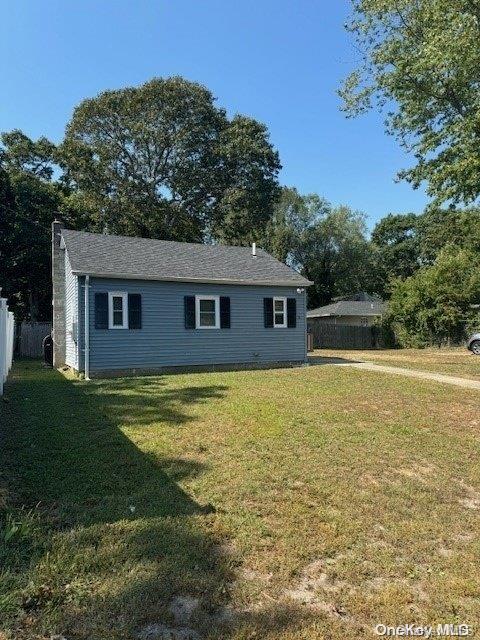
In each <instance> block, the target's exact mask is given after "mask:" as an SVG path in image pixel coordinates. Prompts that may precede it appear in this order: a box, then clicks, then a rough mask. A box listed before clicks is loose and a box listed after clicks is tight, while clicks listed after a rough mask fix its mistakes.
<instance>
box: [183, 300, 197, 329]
mask: <svg viewBox="0 0 480 640" xmlns="http://www.w3.org/2000/svg"><path fill="white" fill-rule="evenodd" d="M183 302H184V308H185V329H195V296H185V297H184V299H183Z"/></svg>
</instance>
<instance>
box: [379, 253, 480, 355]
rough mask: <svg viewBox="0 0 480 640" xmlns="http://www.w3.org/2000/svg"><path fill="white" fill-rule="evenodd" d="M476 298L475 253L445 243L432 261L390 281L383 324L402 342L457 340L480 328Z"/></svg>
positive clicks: (479, 273)
mask: <svg viewBox="0 0 480 640" xmlns="http://www.w3.org/2000/svg"><path fill="white" fill-rule="evenodd" d="M479 301H480V259H479V257H478V255H477V254H474V253H472V252H470V251H466V250H463V249H459V248H458V247H456V246H448V247H446V248H445V249H444V250H443V251H441V253H440V254H439V256H438V258H437V259H436V261H435V263H434V264H433V265H432V266H429V267H424V268H421V269H419V270H418V271H417V272H416V273H415V274H414V275H413V276H411V277H410V278H407V279H405V280H397V281H396V282H395V283H394V286H393V290H392V297H391V299H390V303H389V307H388V311H387V314H386V317H385V320H384V324H385V326H386V327H391V328H392V330H393V332H394V334H395V339H396V341H397V342H398V343H399V344H400V345H401V346H403V347H415V348H421V347H426V346H429V345H437V346H442V345H449V344H458V343H460V342H462V341H463V340H464V339H465V337H466V334H467V332H469V331H471V330H472V329H473V328H475V327H478V324H479V320H480V317H479V314H478V311H477V309H476V308H474V307H473V305H476V304H478V303H479Z"/></svg>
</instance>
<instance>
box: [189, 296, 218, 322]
mask: <svg viewBox="0 0 480 640" xmlns="http://www.w3.org/2000/svg"><path fill="white" fill-rule="evenodd" d="M200 300H214V301H215V326H211V327H202V326H200ZM195 327H196V328H197V329H220V296H195Z"/></svg>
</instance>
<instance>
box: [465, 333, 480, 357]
mask: <svg viewBox="0 0 480 640" xmlns="http://www.w3.org/2000/svg"><path fill="white" fill-rule="evenodd" d="M467 349H469V350H470V351H471V352H472V353H473V354H474V355H476V356H480V333H474V334H473V335H471V336H470V338H469V339H468V342H467Z"/></svg>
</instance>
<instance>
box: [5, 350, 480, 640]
mask: <svg viewBox="0 0 480 640" xmlns="http://www.w3.org/2000/svg"><path fill="white" fill-rule="evenodd" d="M6 399H7V401H6V402H2V401H1V400H0V441H1V442H2V446H1V449H0V470H1V476H0V481H1V482H2V484H3V486H4V489H3V500H4V505H3V507H4V508H3V513H2V532H1V536H0V537H1V542H0V545H1V546H0V568H1V569H0V571H1V573H0V637H1V636H2V631H3V633H4V636H5V637H6V638H8V639H9V640H10V639H12V640H13V639H15V640H17V639H19V638H21V639H22V640H33V639H48V638H50V636H51V635H52V634H62V635H63V636H64V637H65V638H67V640H80V639H82V640H120V639H125V640H126V639H133V638H143V639H145V640H147V639H148V638H163V637H167V635H165V634H166V629H167V627H168V628H170V629H182V630H183V632H184V635H183V636H180V635H178V636H177V637H183V638H187V637H188V634H190V637H192V638H195V637H201V638H202V639H207V638H211V639H217V640H220V639H222V640H223V639H230V640H240V639H247V638H256V639H259V640H264V639H266V640H269V639H271V640H292V639H304V640H319V639H325V640H326V639H328V640H340V639H341V640H343V639H345V638H351V639H352V640H353V639H357V638H363V637H365V638H371V637H374V636H373V627H374V625H375V624H377V623H385V624H389V625H393V624H400V623H408V622H415V623H418V624H432V623H439V622H442V623H450V622H452V623H468V624H471V625H472V626H473V627H474V628H476V630H477V631H476V632H477V633H478V629H480V584H479V580H478V576H479V575H480V541H479V537H478V531H479V530H480V464H479V454H480V446H479V445H480V418H479V416H478V404H479V403H478V394H477V393H476V392H475V391H471V390H463V389H458V388H450V387H448V388H447V387H445V386H442V385H440V384H437V383H434V382H429V381H419V380H411V379H408V378H402V377H399V376H387V375H382V374H378V373H373V372H367V371H358V370H354V369H350V368H345V367H343V368H342V367H332V366H312V367H309V368H299V369H284V370H273V371H253V372H252V371H251V372H248V371H245V372H232V373H201V374H189V375H177V376H158V377H148V378H147V377H145V378H137V379H118V380H108V381H95V382H91V383H86V382H81V381H71V380H66V379H65V378H64V377H62V376H61V375H60V374H59V373H57V372H53V371H48V370H44V369H42V368H41V366H40V365H39V364H38V363H36V362H30V363H27V362H21V363H18V364H17V365H16V367H15V369H14V372H13V375H12V376H11V379H10V382H9V384H8V386H7V396H6ZM0 496H1V494H0ZM188 630H190V631H188ZM195 633H196V634H198V636H196V635H195ZM155 634H156V635H155ZM162 634H163V635H162ZM172 637H175V636H172Z"/></svg>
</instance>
